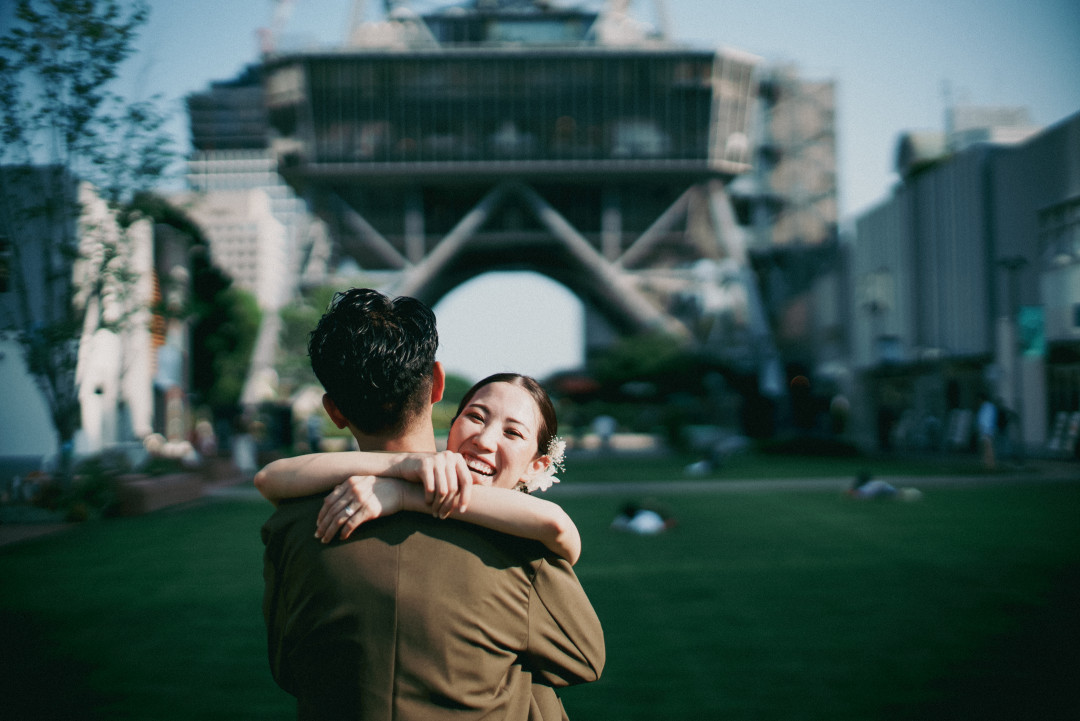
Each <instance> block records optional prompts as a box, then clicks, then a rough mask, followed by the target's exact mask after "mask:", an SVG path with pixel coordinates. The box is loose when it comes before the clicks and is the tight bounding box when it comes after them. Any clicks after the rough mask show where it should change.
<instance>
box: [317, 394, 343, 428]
mask: <svg viewBox="0 0 1080 721" xmlns="http://www.w3.org/2000/svg"><path fill="white" fill-rule="evenodd" d="M322 407H323V409H324V410H326V415H328V416H330V420H332V421H333V422H334V425H335V426H337V427H338V428H345V427H347V426H348V425H349V421H348V420H346V419H345V416H343V415H342V414H341V411H339V410H338V407H337V404H336V403H334V399H333V398H331V397H330V394H329V393H323V397H322Z"/></svg>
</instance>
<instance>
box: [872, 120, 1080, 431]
mask: <svg viewBox="0 0 1080 721" xmlns="http://www.w3.org/2000/svg"><path fill="white" fill-rule="evenodd" d="M968 116H970V117H976V116H977V114H974V113H969V114H968ZM980 117H983V118H989V119H990V122H999V123H1000V122H1002V120H1001V119H1002V118H1006V119H1007V120H1008V122H1009V123H1010V125H1008V126H1007V127H1002V126H1000V125H998V126H993V127H986V128H982V129H980V128H977V127H974V126H975V125H977V124H973V123H967V124H966V126H965V127H963V128H958V129H957V132H959V133H960V135H959V136H958V137H954V136H952V135H950V134H948V133H942V134H925V133H913V134H909V135H905V136H904V137H903V138H901V140H900V143H899V146H898V152H897V170H898V172H899V173H900V175H901V178H902V182H901V183H900V184H899V185H898V186H897V187H896V189H895V191H894V192H893V194H892V196H891V197H890V198H889V199H888V200H886V201H884V202H883V203H881V204H880V205H878V206H877V207H875V208H873V209H871V210H870V211H868V212H867V213H865V214H863V215H862V216H861V217H859V218H858V219H857V221H856V234H855V238H854V267H853V273H854V279H855V283H856V295H855V301H856V310H855V317H854V319H855V323H854V337H853V340H854V342H853V359H852V360H853V364H854V367H855V368H856V370H857V371H858V372H859V373H860V376H861V378H862V379H863V380H864V384H863V389H864V391H865V392H864V393H863V394H862V398H863V399H864V400H865V401H866V403H865V404H864V405H863V412H864V414H865V415H866V417H867V418H868V419H869V418H870V417H872V416H876V417H877V419H878V421H879V423H878V425H879V430H880V433H881V434H882V440H886V439H887V438H888V439H890V440H895V441H898V442H902V443H907V444H910V445H916V446H925V445H954V446H965V445H966V444H967V443H968V442H969V439H970V437H971V431H972V428H971V423H972V411H973V409H974V408H975V406H976V402H977V401H976V399H977V397H978V395H979V394H980V393H982V392H985V393H988V394H990V395H991V396H993V397H997V398H999V399H1000V400H1001V402H1002V403H1003V405H1004V406H1006V407H1008V408H1010V409H1012V410H1013V411H1014V412H1015V413H1016V414H1017V415H1018V419H1019V423H1018V424H1016V425H1017V427H1016V428H1015V429H1014V430H1013V433H1014V440H1016V441H1018V442H1021V443H1022V444H1023V447H1024V448H1025V449H1027V450H1030V451H1036V450H1040V449H1042V450H1047V451H1050V452H1054V453H1062V452H1066V451H1070V452H1071V447H1072V445H1071V444H1075V435H1073V436H1069V435H1068V434H1069V428H1070V424H1073V425H1074V426H1075V424H1076V422H1077V420H1078V419H1080V415H1076V414H1077V413H1078V412H1080V311H1078V310H1077V309H1078V308H1080V202H1078V201H1077V198H1078V197H1080V115H1074V116H1072V117H1071V118H1068V119H1066V120H1064V121H1063V122H1061V123H1060V124H1058V125H1056V126H1054V127H1052V128H1049V129H1046V130H1043V131H1041V132H1034V131H1033V130H1032V129H1031V128H1030V125H1029V124H1028V122H1027V121H1026V115H1025V114H1023V113H1011V114H1004V115H1003V114H1002V113H996V114H990V115H987V114H982V115H981V116H980ZM864 425H865V426H866V427H869V426H870V425H871V424H869V423H867V424H864ZM1074 433H1075V431H1074Z"/></svg>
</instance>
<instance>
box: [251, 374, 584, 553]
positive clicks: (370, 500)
mask: <svg viewBox="0 0 1080 721" xmlns="http://www.w3.org/2000/svg"><path fill="white" fill-rule="evenodd" d="M557 431H558V421H557V419H556V417H555V409H554V406H553V405H552V403H551V399H550V398H549V397H548V395H547V392H546V391H544V389H543V387H541V386H540V384H539V383H537V382H536V381H535V380H534V379H532V378H530V377H528V376H524V375H520V374H517V373H498V374H495V375H492V376H488V377H487V378H485V379H483V380H482V381H480V382H478V383H477V384H476V385H474V386H473V387H472V388H470V389H469V391H468V393H466V394H465V397H464V398H463V399H462V401H461V404H460V405H459V406H458V410H457V414H456V415H455V416H454V420H453V421H452V423H451V426H450V435H449V437H448V439H447V444H446V445H447V449H448V450H447V451H446V452H443V453H436V454H429V453H370V452H363V451H352V452H347V453H318V454H312V455H307V456H297V457H295V458H284V459H281V460H278V461H274V462H273V463H271V464H269V465H268V466H266V467H265V468H264V469H263V470H261V471H259V473H258V474H257V475H256V477H255V485H256V486H257V487H258V489H259V491H260V492H261V493H262V494H263V495H264V496H265V497H266V498H267V499H269V500H270V501H271V502H273V503H277V502H278V501H279V500H281V499H283V498H290V497H297V496H307V495H311V494H313V493H321V492H324V491H327V490H330V489H333V490H332V492H331V493H330V495H328V496H327V498H326V501H325V502H324V503H323V508H322V510H321V511H320V513H319V518H318V520H317V524H316V531H315V535H316V537H317V538H319V539H320V540H322V541H323V542H324V543H329V542H330V540H331V539H332V538H333V537H334V536H335V535H337V534H338V533H340V534H341V537H342V538H348V537H349V535H350V534H351V533H352V532H353V531H354V530H356V528H357V527H358V526H360V524H362V523H364V522H365V521H368V520H371V519H374V518H379V517H381V516H387V515H390V514H393V513H397V512H398V511H401V510H406V511H419V512H424V513H434V514H436V515H439V516H441V517H443V518H448V517H449V518H456V519H459V520H462V521H468V522H470V523H476V524H478V525H481V526H485V527H487V528H491V529H493V530H496V531H501V532H503V533H509V534H512V535H515V536H521V537H524V538H532V539H535V540H537V541H540V542H541V543H543V544H544V545H545V546H547V547H548V548H549V549H550V550H551V551H552V552H554V553H557V554H558V555H560V556H562V557H563V558H565V559H566V560H568V561H569V562H570V563H576V562H577V560H578V558H579V557H580V555H581V536H580V535H579V534H578V530H577V527H576V526H575V525H574V523H573V521H571V520H570V517H569V516H568V515H566V512H565V511H563V510H562V508H561V507H560V506H558V505H557V504H555V503H551V502H550V501H545V500H543V499H540V498H535V497H532V496H529V495H527V493H518V492H516V491H526V492H532V491H535V490H546V489H547V488H549V487H550V486H551V484H552V483H556V482H558V479H557V478H555V477H554V472H555V469H556V468H560V469H561V467H562V454H563V448H564V443H563V441H561V440H560V439H558V437H557V436H556V432H557ZM343 479H345V481H344V482H342V480H343ZM470 484H475V486H474V487H473V488H472V489H471V492H470V493H469V497H468V503H467V505H465V506H464V507H462V506H460V505H459V506H451V505H450V504H448V503H445V502H444V500H445V498H446V496H447V492H446V489H448V488H449V489H453V488H455V487H457V486H459V485H464V486H468V485H470ZM440 490H441V491H442V492H440Z"/></svg>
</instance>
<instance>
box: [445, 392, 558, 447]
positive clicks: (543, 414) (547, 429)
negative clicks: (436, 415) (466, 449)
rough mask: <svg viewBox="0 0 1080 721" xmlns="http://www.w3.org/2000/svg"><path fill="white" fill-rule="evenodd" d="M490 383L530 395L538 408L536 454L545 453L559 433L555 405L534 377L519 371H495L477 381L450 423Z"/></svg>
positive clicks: (462, 400)
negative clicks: (499, 384) (522, 390)
mask: <svg viewBox="0 0 1080 721" xmlns="http://www.w3.org/2000/svg"><path fill="white" fill-rule="evenodd" d="M492 383H509V384H510V385H512V386H517V387H518V388H522V389H524V390H525V391H526V392H527V393H528V394H529V395H530V396H532V399H533V401H534V402H535V403H536V407H537V408H538V409H539V410H540V427H539V428H537V429H536V455H537V456H541V455H544V454H545V453H547V452H548V445H549V444H550V443H551V439H553V438H554V437H555V436H557V435H558V434H559V419H558V418H557V417H556V416H555V406H554V404H552V402H551V396H549V395H548V393H547V391H546V390H544V387H543V386H542V385H540V384H539V383H537V382H536V379H535V378H532V377H530V376H525V375H522V374H520V373H496V374H494V375H490V376H488V377H487V378H484V379H483V380H481V381H477V382H476V384H475V385H473V387H472V388H470V389H469V390H468V392H467V393H465V397H464V398H462V399H461V403H459V404H458V409H457V413H455V414H454V419H453V420H452V421H451V425H453V424H454V423H455V422H456V421H457V418H458V416H460V415H461V412H462V411H463V410H465V406H467V405H469V402H470V401H472V399H473V396H474V395H476V392H477V391H478V390H480V389H481V388H483V387H484V386H487V385H491V384H492Z"/></svg>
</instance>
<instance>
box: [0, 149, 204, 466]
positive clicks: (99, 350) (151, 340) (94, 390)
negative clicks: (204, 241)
mask: <svg viewBox="0 0 1080 721" xmlns="http://www.w3.org/2000/svg"><path fill="white" fill-rule="evenodd" d="M2 172H3V174H4V176H5V183H4V201H5V202H4V205H3V211H4V213H5V216H6V217H5V223H4V224H3V227H4V228H5V229H13V228H18V229H19V232H18V233H15V234H12V235H11V236H9V237H5V238H3V239H2V240H0V247H6V248H7V251H6V252H5V258H4V260H5V265H6V271H5V273H6V274H9V276H14V275H16V274H17V275H18V277H19V279H18V281H15V279H11V280H12V282H8V283H5V284H4V285H3V286H2V288H0V318H2V321H3V329H4V330H5V331H7V333H6V334H5V336H4V337H3V338H2V339H0V384H2V386H3V387H4V388H5V389H6V390H7V391H8V392H10V393H11V398H7V399H6V400H5V403H3V404H0V457H4V458H6V459H21V460H20V461H18V462H21V463H24V464H25V465H26V467H27V470H29V469H31V468H40V467H41V466H42V464H43V462H46V461H48V460H49V459H55V457H56V456H57V454H58V453H59V452H60V450H61V449H60V448H59V447H58V437H57V432H56V429H55V425H54V423H53V419H52V417H51V414H52V412H53V408H52V406H50V404H49V402H48V400H47V396H46V391H45V390H44V389H43V388H42V387H41V386H40V385H39V383H38V380H37V378H35V376H34V375H32V374H31V373H30V370H29V367H28V365H27V363H26V360H25V359H26V356H25V352H24V348H23V346H22V344H20V343H19V342H18V340H17V339H16V334H17V333H18V332H19V331H20V330H22V331H24V332H25V329H27V328H36V327H48V325H49V324H51V323H56V322H57V321H58V320H60V319H61V318H62V317H64V316H63V315H62V314H63V313H66V311H63V310H62V309H61V307H60V306H59V305H57V304H64V303H71V304H73V307H76V308H77V309H85V313H81V312H79V311H77V312H76V313H75V315H74V316H72V317H73V318H81V319H82V330H81V332H80V333H78V337H77V347H78V354H77V359H76V363H75V365H74V368H73V378H71V379H64V378H61V379H60V382H61V383H66V382H69V381H70V382H73V383H74V385H75V387H76V388H77V397H78V409H77V412H78V413H79V419H80V420H79V423H78V428H79V430H78V431H77V432H76V434H75V438H74V446H73V447H72V448H71V449H69V450H70V451H71V452H73V453H74V454H75V455H76V456H86V455H93V454H96V453H100V452H102V451H104V450H107V449H111V448H116V447H118V446H119V447H128V446H134V447H135V448H137V449H141V447H142V446H141V443H140V442H141V441H142V440H143V439H144V438H146V437H147V436H149V435H151V434H154V433H158V434H161V435H162V436H164V437H166V438H169V439H172V440H184V439H185V438H186V435H187V430H188V428H189V420H190V419H189V418H188V388H189V383H188V373H187V358H188V352H189V350H188V349H189V340H188V333H187V323H186V321H184V320H183V318H182V314H181V313H180V310H181V309H182V307H183V306H184V305H185V304H186V301H187V292H188V286H189V278H190V274H189V270H188V252H187V250H188V247H189V245H190V238H188V236H186V235H185V234H183V233H181V232H179V231H177V229H175V228H172V227H171V226H167V225H161V224H156V223H155V222H154V221H153V220H152V219H150V218H143V219H141V220H138V221H136V222H135V223H133V224H132V225H130V226H128V227H127V228H126V229H122V228H121V227H120V226H119V224H118V223H117V221H116V217H115V214H114V213H113V211H112V210H110V209H109V207H108V205H107V204H106V203H105V201H104V200H102V199H101V198H100V197H99V196H98V194H97V192H96V191H95V189H94V188H93V186H91V185H90V184H89V183H85V182H79V181H77V180H74V179H69V180H66V181H64V182H66V183H67V184H68V186H69V187H70V192H71V193H72V194H73V196H72V197H73V199H74V200H75V201H77V204H78V205H77V207H78V208H79V209H80V214H79V215H78V217H74V218H71V219H70V222H71V227H70V228H69V229H67V230H66V231H65V230H61V229H59V228H57V227H56V226H55V223H56V222H62V221H54V222H53V223H50V222H48V221H46V220H45V219H44V218H43V217H41V216H40V215H39V214H35V213H31V214H30V215H26V214H25V213H24V212H23V211H24V210H26V209H31V210H32V209H33V207H34V205H33V204H34V203H35V202H36V201H35V196H34V194H33V193H32V192H28V191H27V190H26V189H28V188H33V187H34V180H33V179H34V178H35V177H39V176H41V175H42V174H47V173H50V172H52V171H51V170H50V169H46V168H37V169H25V168H23V169H11V168H5V169H3V170H2ZM13 180H17V181H18V182H9V181H13ZM72 207H73V208H74V207H76V206H74V205H73V206H72ZM9 221H10V222H9ZM65 233H68V234H70V237H71V238H72V239H73V240H72V242H73V243H74V247H75V248H77V252H75V253H68V254H65V253H59V252H58V250H59V247H60V245H61V244H63V243H64V242H65V241H60V240H59V238H61V236H63V235H64V234H65ZM15 244H18V246H17V247H16V245H15ZM50 255H52V256H53V258H52V260H51V261H50V260H49V259H48V256H50ZM48 263H52V270H50V271H49V273H50V274H53V273H56V274H58V277H60V278H61V280H60V281H59V282H57V283H39V282H38V280H40V279H41V278H43V277H44V276H43V273H45V270H44V269H45V265H46V264H48ZM106 267H107V269H106V270H103V268H106ZM16 282H21V283H24V285H23V286H22V287H16V285H15V283H16ZM50 289H51V292H49V291H50ZM93 289H97V290H96V292H95V291H94V290H93ZM167 309H171V310H172V311H173V312H171V313H170V312H167ZM57 342H58V341H57V340H55V339H54V340H52V341H51V343H53V344H54V345H55V344H56V343H57Z"/></svg>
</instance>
